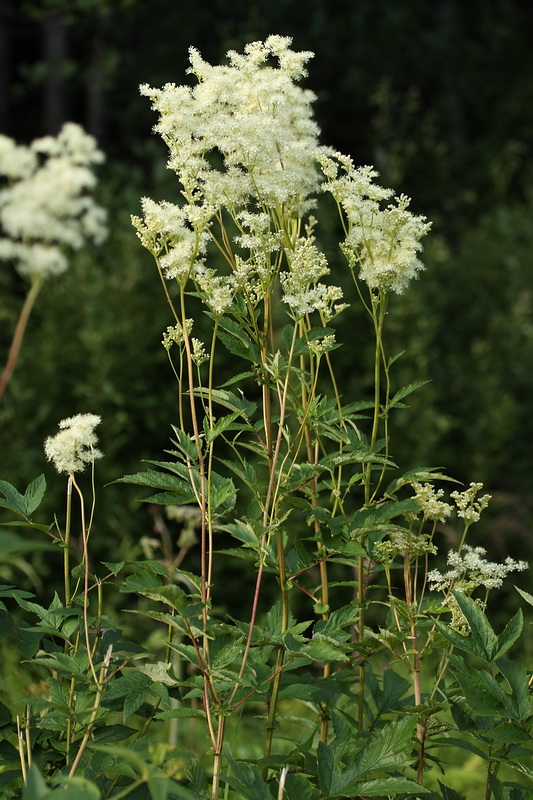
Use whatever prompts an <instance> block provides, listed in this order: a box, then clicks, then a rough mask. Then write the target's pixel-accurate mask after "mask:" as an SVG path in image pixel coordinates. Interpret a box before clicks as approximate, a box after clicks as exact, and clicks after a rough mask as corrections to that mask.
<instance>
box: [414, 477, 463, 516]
mask: <svg viewBox="0 0 533 800" xmlns="http://www.w3.org/2000/svg"><path fill="white" fill-rule="evenodd" d="M411 485H412V487H413V489H414V490H415V496H414V498H413V499H414V500H415V502H416V503H418V505H419V506H420V508H421V511H422V514H423V516H424V518H425V519H427V520H433V521H434V522H444V521H445V520H446V518H447V517H449V516H450V514H451V513H452V511H453V508H452V506H451V505H449V504H448V503H444V502H443V501H442V500H441V499H440V498H441V497H442V496H443V494H444V491H443V490H442V489H435V487H434V486H432V485H431V484H430V483H418V482H417V481H414V482H413V483H412V484H411Z"/></svg>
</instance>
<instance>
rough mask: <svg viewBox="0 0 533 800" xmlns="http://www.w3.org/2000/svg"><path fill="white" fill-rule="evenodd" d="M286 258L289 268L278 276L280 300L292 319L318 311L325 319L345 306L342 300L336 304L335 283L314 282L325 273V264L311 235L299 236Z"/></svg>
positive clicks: (338, 296) (338, 291) (337, 291)
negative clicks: (309, 236) (280, 292)
mask: <svg viewBox="0 0 533 800" xmlns="http://www.w3.org/2000/svg"><path fill="white" fill-rule="evenodd" d="M288 260H289V270H288V271H287V272H283V273H282V274H281V275H280V280H281V286H282V289H283V291H284V295H283V302H284V303H287V304H288V305H289V307H290V309H291V311H292V313H293V314H294V317H295V318H296V319H299V318H301V317H303V316H304V315H305V314H311V313H312V312H313V311H320V312H321V314H322V318H323V320H324V321H325V322H329V321H330V320H331V319H333V317H335V316H336V315H337V314H338V313H340V312H341V311H342V310H343V309H345V308H346V307H347V306H346V304H344V303H343V304H340V303H337V301H338V300H341V299H342V289H341V288H340V287H339V286H326V285H325V284H323V283H318V281H319V279H320V278H321V277H323V276H324V275H328V274H329V267H328V264H327V261H326V257H325V255H324V254H323V253H321V252H320V251H319V250H318V249H317V248H316V246H315V245H314V244H313V239H312V237H311V238H302V239H299V240H298V241H297V243H296V246H295V249H294V252H293V253H292V254H291V255H288Z"/></svg>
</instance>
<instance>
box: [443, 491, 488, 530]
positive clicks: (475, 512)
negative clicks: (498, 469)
mask: <svg viewBox="0 0 533 800" xmlns="http://www.w3.org/2000/svg"><path fill="white" fill-rule="evenodd" d="M482 488H483V484H482V483H471V484H470V486H469V488H468V489H465V491H464V492H452V493H451V495H450V497H451V498H452V499H453V500H455V504H456V506H457V516H459V517H462V518H463V519H464V521H465V523H466V524H467V525H471V524H472V523H473V522H478V520H479V517H480V515H481V512H482V511H483V510H484V509H485V508H486V507H487V506H488V504H489V500H490V499H491V495H490V494H484V495H483V496H482V497H478V498H477V500H476V496H477V494H478V492H479V491H480V490H481V489H482Z"/></svg>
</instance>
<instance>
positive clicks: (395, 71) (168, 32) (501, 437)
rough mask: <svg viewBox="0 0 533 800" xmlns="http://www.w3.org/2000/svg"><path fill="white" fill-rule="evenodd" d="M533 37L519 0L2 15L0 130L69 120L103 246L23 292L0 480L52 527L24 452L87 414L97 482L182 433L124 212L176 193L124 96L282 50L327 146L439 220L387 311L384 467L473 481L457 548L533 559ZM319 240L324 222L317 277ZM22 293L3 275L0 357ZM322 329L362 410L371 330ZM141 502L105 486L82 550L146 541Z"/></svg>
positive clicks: (157, 0)
mask: <svg viewBox="0 0 533 800" xmlns="http://www.w3.org/2000/svg"><path fill="white" fill-rule="evenodd" d="M532 30H533V3H530V2H526V0H522V2H519V0H469V2H463V0H435V2H432V3H428V2H427V0H351V2H347V0H336V1H335V2H329V1H328V0H307V2H305V3H302V2H296V0H257V1H256V2H250V3H235V2H234V1H231V2H230V0H203V2H202V3H195V2H190V1H189V0H11V2H9V0H0V132H2V133H4V134H7V135H9V136H12V137H14V138H16V139H17V140H18V141H20V142H29V141H30V140H31V139H33V138H34V137H36V136H40V135H43V134H46V133H56V132H57V131H58V130H59V128H60V127H61V125H62V123H63V122H65V121H68V120H73V121H76V122H79V123H81V124H82V125H84V126H85V127H86V129H87V130H88V131H89V132H91V133H92V134H93V135H94V136H96V137H97V139H98V141H99V143H100V146H101V148H102V149H103V150H104V151H105V153H106V163H105V165H104V166H103V168H102V169H101V170H100V188H99V199H100V202H101V203H103V204H105V205H106V206H107V208H108V209H109V215H110V236H109V238H108V241H107V243H106V244H105V245H104V246H103V247H101V248H99V249H98V250H97V249H93V250H87V251H85V252H83V253H80V254H78V255H76V257H74V258H73V259H72V267H71V269H70V270H69V272H68V273H67V274H65V275H64V276H61V278H58V279H57V280H53V281H50V282H49V284H48V285H47V286H46V287H45V289H44V291H43V294H42V296H41V297H40V299H39V303H38V305H37V308H36V310H35V312H34V315H33V317H32V319H31V322H30V328H29V330H28V332H27V336H26V340H25V345H24V349H23V353H22V356H21V360H20V362H19V364H18V366H17V370H16V372H15V375H14V378H13V380H12V383H11V384H10V387H9V389H8V392H7V393H6V396H5V398H4V403H3V406H2V408H1V409H0V426H1V427H0V431H1V432H0V473H1V475H0V477H2V478H4V479H7V480H9V481H11V482H13V483H15V484H17V485H19V488H21V489H22V488H23V487H24V486H25V485H27V483H28V482H29V481H30V480H32V479H33V478H34V477H36V475H38V474H39V473H41V472H43V471H45V473H46V475H47V478H48V481H49V483H50V484H51V485H52V486H53V487H54V490H55V492H54V494H55V499H54V503H53V507H52V506H51V507H50V513H52V511H53V510H57V509H58V507H59V506H60V502H61V495H60V492H61V491H62V489H61V485H62V482H61V479H60V478H59V477H58V476H55V475H53V474H52V470H51V468H50V465H47V464H46V463H45V460H44V454H43V450H42V442H43V440H44V438H45V436H46V435H49V434H52V433H54V432H55V431H56V426H57V422H58V421H59V420H60V419H62V418H63V417H66V416H71V415H72V414H75V413H82V412H90V413H98V414H101V415H102V417H103V424H102V427H101V433H100V439H101V446H102V450H103V451H104V452H105V455H106V458H105V459H104V460H103V461H102V462H101V465H100V464H99V466H98V483H99V486H100V485H101V486H103V484H105V483H107V482H109V481H112V480H113V479H115V478H117V477H119V476H120V475H122V474H123V473H125V472H134V471H137V470H138V469H139V467H140V459H141V458H160V457H161V455H162V451H163V450H164V448H165V447H167V445H168V439H169V436H170V434H171V428H170V425H171V423H172V422H175V419H176V407H175V399H176V398H175V388H174V385H173V382H172V376H171V373H170V370H169V368H168V364H167V362H166V355H165V353H164V351H163V348H162V347H161V346H160V340H161V332H162V331H163V330H164V329H165V328H166V326H167V325H168V324H170V321H171V320H170V319H169V318H168V313H167V310H166V307H165V303H164V300H163V297H162V295H161V291H160V286H159V283H158V278H157V275H156V272H155V269H154V267H153V264H152V262H151V260H150V257H149V255H148V254H147V253H146V252H145V251H143V250H142V248H141V247H140V246H139V245H138V242H137V240H136V238H135V235H134V232H133V229H132V228H131V226H130V222H129V216H130V214H132V213H137V212H138V203H139V197H140V196H142V195H148V196H151V197H155V198H160V197H165V198H167V199H169V200H177V199H178V196H179V193H178V187H177V183H176V181H175V180H174V179H173V175H172V174H171V173H169V172H168V171H167V170H166V169H165V161H166V152H165V148H164V145H163V144H162V142H160V140H159V139H158V138H157V137H156V136H154V135H153V134H152V133H151V127H152V125H153V124H154V123H155V118H154V115H153V113H152V112H151V110H150V107H149V103H148V101H147V100H146V98H142V97H141V96H140V95H139V92H138V85H139V83H145V82H146V83H149V84H150V85H152V86H161V85H162V84H163V83H165V82H167V81H171V82H175V83H183V82H185V81H186V80H187V77H186V76H185V70H186V68H187V63H188V62H187V50H188V47H189V46H190V45H194V46H195V47H197V48H198V49H199V50H200V51H201V53H202V55H203V56H204V57H205V58H206V59H207V60H208V61H211V62H212V63H218V62H219V61H220V60H221V59H222V58H223V57H224V54H225V52H226V51H227V50H228V49H229V48H235V49H242V47H243V45H244V44H245V43H246V42H248V41H252V40H256V39H263V38H265V37H266V36H267V35H268V34H270V33H279V34H284V35H290V36H292V37H293V44H294V47H295V48H296V49H306V50H307V49H309V50H312V51H314V52H315V54H316V55H315V58H314V59H313V60H312V62H311V64H310V75H309V78H308V79H307V81H306V85H307V86H308V87H309V88H311V89H312V90H313V91H314V92H315V93H316V94H317V100H316V105H315V109H316V116H317V119H318V122H319V124H320V127H321V129H322V131H323V141H324V143H327V144H329V145H332V146H334V147H336V148H338V149H339V150H341V151H343V152H345V153H349V154H351V155H352V156H353V157H354V159H355V161H356V163H358V164H368V163H369V164H374V165H375V166H376V168H377V169H378V170H379V172H380V175H381V177H380V182H381V183H382V185H386V186H392V187H393V188H395V189H396V190H397V191H401V192H405V193H406V194H408V195H410V196H411V197H412V198H413V203H412V208H413V210H414V211H415V212H416V213H422V214H425V215H426V216H427V217H428V218H430V219H432V220H434V227H433V231H432V233H431V234H430V236H429V237H428V240H427V244H426V247H425V253H424V261H425V263H426V266H427V271H426V272H424V273H423V274H422V275H421V278H420V280H419V281H417V282H416V283H415V285H414V286H413V287H412V288H410V289H409V291H408V292H407V293H406V294H405V295H404V296H402V297H400V298H398V299H396V300H395V302H394V303H393V308H392V309H391V313H390V320H389V332H388V336H389V350H390V351H391V352H400V351H402V350H405V351H406V354H405V355H404V356H403V358H402V359H401V360H400V361H399V362H397V364H398V366H397V368H396V371H395V373H394V376H393V377H394V381H395V382H396V385H397V386H399V385H402V383H409V382H412V381H414V380H424V379H427V380H428V381H430V382H429V383H428V384H427V385H426V386H425V387H423V388H422V389H421V390H419V392H418V393H417V394H416V395H414V396H413V399H412V401H411V403H410V408H409V409H408V410H406V411H404V412H402V414H401V415H400V416H398V418H397V426H398V427H397V434H396V435H397V438H396V441H395V442H393V447H392V450H393V453H394V454H395V456H396V460H397V462H398V463H399V464H400V465H401V467H402V468H408V467H411V466H415V465H417V464H424V465H428V466H429V465H431V466H442V467H444V468H445V469H446V470H447V471H448V472H449V474H452V475H454V476H455V477H456V478H458V479H459V480H461V481H464V482H466V483H468V482H470V481H478V480H479V481H483V482H484V483H485V489H486V491H489V492H490V493H491V494H492V495H493V496H494V503H493V506H492V511H491V516H490V517H489V519H488V523H487V525H486V527H485V533H484V541H476V542H475V544H484V545H485V546H486V547H487V549H488V550H489V555H490V556H491V557H494V558H497V557H499V556H505V555H507V554H510V555H513V556H515V557H528V556H529V557H530V558H533V546H532V544H531V542H532V535H531V522H532V517H533V485H532V483H533V478H532V471H533V469H532V468H533V455H532V453H531V448H532V441H533V425H532V421H531V420H532V411H533V262H532V259H533V170H532V143H533V48H532V45H531V31H532ZM337 234H338V231H337V228H336V222H335V220H334V215H333V213H331V214H329V216H328V213H327V212H326V214H325V216H324V218H323V233H322V234H321V245H322V246H323V247H324V249H325V250H326V251H327V252H328V254H329V255H330V258H331V263H332V272H334V271H335V265H336V264H338V265H339V269H340V267H341V266H342V261H341V258H340V256H339V255H338V254H337V252H336V244H335V242H336V239H335V236H336V235H337ZM336 280H337V279H336ZM336 280H335V282H336ZM25 288H26V287H25V285H24V282H23V280H22V279H21V278H20V277H18V276H17V275H15V274H14V273H13V272H12V271H11V269H10V268H8V266H7V265H3V266H2V268H1V270H0V293H1V302H0V350H1V352H3V353H7V347H8V344H9V341H10V336H11V332H12V330H13V326H14V324H15V320H16V318H17V314H18V312H19V309H20V305H21V302H22V299H23V297H24V293H25ZM339 319H340V322H339V327H340V328H342V331H341V334H340V336H339V339H341V338H342V337H343V336H344V337H345V339H347V340H349V341H350V346H349V347H344V348H343V349H342V350H339V351H337V353H336V355H337V356H338V360H337V363H338V365H339V370H341V371H342V374H343V376H345V377H346V382H345V385H344V394H345V396H350V397H353V399H361V398H362V397H365V396H366V392H367V391H368V388H369V387H368V385H367V383H366V380H367V378H366V374H367V369H366V367H367V365H368V363H369V360H370V359H371V353H370V350H369V345H368V336H367V334H366V327H365V326H366V321H365V320H364V318H363V317H358V316H357V315H356V316H355V317H350V318H346V319H345V320H343V319H342V317H341V318H339ZM138 496H139V494H138V492H136V491H133V492H128V489H127V487H123V486H110V487H107V488H105V489H103V488H102V489H99V501H98V502H99V512H98V516H97V519H96V522H95V528H96V532H95V534H94V536H95V539H97V538H98V536H100V540H101V541H102V542H105V547H107V548H108V550H107V551H106V556H107V557H108V558H110V559H111V560H113V561H118V560H119V558H120V557H122V556H124V554H125V553H128V554H129V553H131V552H132V548H133V549H134V550H135V547H137V542H138V541H139V539H140V537H141V536H142V535H144V534H149V533H150V531H151V529H152V525H153V520H152V519H151V517H150V515H149V513H147V510H146V508H145V507H144V506H142V505H140V504H139V503H138V502H137V500H136V499H135V498H137V497H138ZM102 546H104V545H102ZM110 547H111V548H112V550H113V552H112V554H111V555H110V554H109V552H108V551H109V548H110ZM128 557H129V556H128Z"/></svg>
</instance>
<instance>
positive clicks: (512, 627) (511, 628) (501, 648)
mask: <svg viewBox="0 0 533 800" xmlns="http://www.w3.org/2000/svg"><path fill="white" fill-rule="evenodd" d="M523 625H524V617H523V615H522V609H520V608H519V609H518V611H517V612H516V614H515V615H514V616H513V617H512V618H511V619H510V620H509V622H508V623H507V625H506V626H505V628H504V630H503V631H502V633H500V635H499V636H498V637H497V639H498V650H497V652H496V653H495V655H494V658H500V657H501V656H503V654H504V653H506V652H507V651H508V650H509V648H510V647H511V646H512V645H513V644H514V643H515V642H516V640H517V639H518V638H519V636H520V634H521V633H522V628H523Z"/></svg>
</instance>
